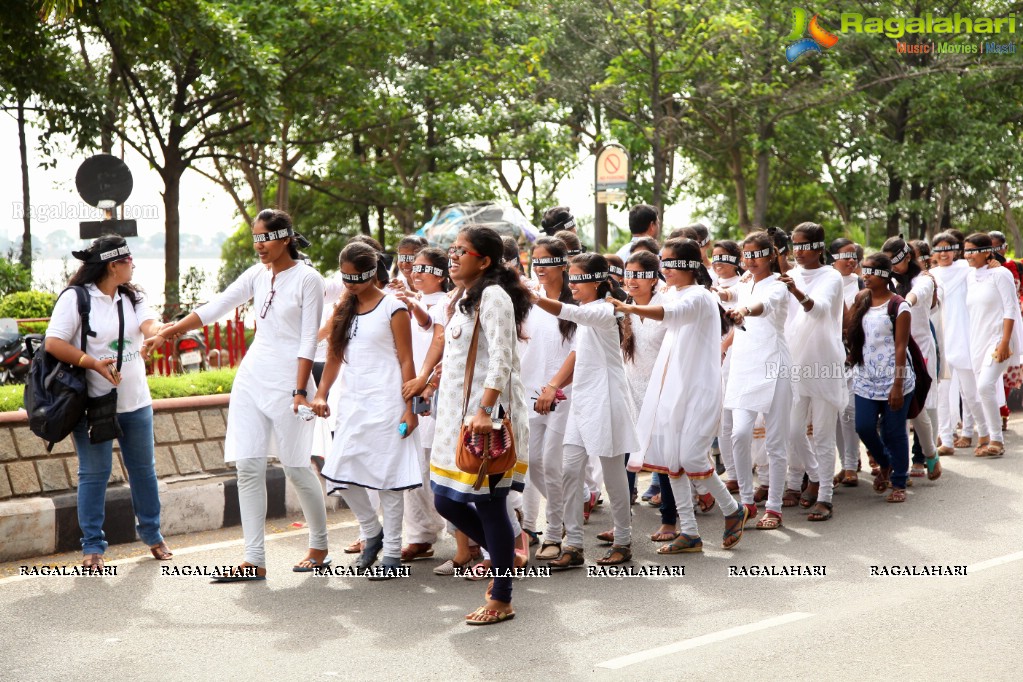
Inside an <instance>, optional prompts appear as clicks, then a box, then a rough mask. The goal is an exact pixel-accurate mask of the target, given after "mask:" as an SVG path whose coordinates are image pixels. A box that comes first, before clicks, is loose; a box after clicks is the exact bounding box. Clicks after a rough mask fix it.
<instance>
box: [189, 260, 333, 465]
mask: <svg viewBox="0 0 1023 682" xmlns="http://www.w3.org/2000/svg"><path fill="white" fill-rule="evenodd" d="M272 274H273V273H272V272H271V270H270V269H269V268H268V267H266V266H265V265H262V264H258V263H257V264H256V265H253V266H252V267H251V268H249V269H248V270H246V271H245V272H243V273H242V274H241V276H240V277H239V278H238V279H236V280H235V281H234V282H233V283H232V284H231V286H229V287H228V288H227V289H225V290H224V292H223V293H221V294H220V295H219V296H217V297H216V298H214V299H213V300H212V301H210V302H209V303H207V304H206V305H204V306H200V307H199V308H197V309H196V310H195V313H196V315H198V316H199V319H200V320H202V323H203V324H212V323H213V322H216V321H217V320H220V319H222V318H224V317H226V316H227V315H228V314H229V313H230V312H231V311H233V310H234V309H235V308H237V307H238V306H240V305H242V304H243V303H246V302H248V301H250V300H251V301H252V302H253V307H254V308H255V309H256V311H257V313H258V312H259V311H261V310H262V309H263V306H264V305H266V301H268V300H270V299H269V297H270V292H271V278H272ZM273 292H274V293H273V299H272V301H271V302H270V305H269V307H267V308H266V315H265V316H264V317H257V319H256V337H255V339H254V340H253V342H252V345H251V346H249V349H248V351H247V352H246V354H245V357H244V358H242V363H241V366H240V367H239V368H238V373H237V374H236V375H235V378H234V386H233V388H232V389H231V404H230V407H231V409H230V412H229V414H228V418H227V436H226V437H225V439H224V459H225V461H228V462H233V461H236V460H239V459H250V458H259V457H267V456H273V455H276V456H277V457H278V459H280V461H281V464H283V465H284V466H291V467H297V466H308V465H309V455H310V452H311V449H312V439H313V428H314V427H313V423H312V422H311V421H302V420H300V419H298V418H297V417H296V416H295V413H294V412H293V411H292V404H293V400H294V399H293V398H292V397H291V392H292V390H294V389H295V388H296V386H295V377H296V376H297V375H298V360H299V358H303V359H307V360H313V359H314V358H315V357H316V334H317V332H318V331H319V326H320V315H321V314H322V311H323V278H322V277H320V274H319V273H318V272H316V270H314V269H312V268H311V267H309V266H307V265H304V264H302V263H298V264H296V265H294V266H293V267H290V268H288V269H287V270H284V271H283V272H280V273H278V274H277V277H276V279H275V280H274V282H273ZM305 389H306V390H307V391H308V392H309V395H312V394H313V393H314V392H315V390H316V386H315V383H314V382H313V378H312V375H311V374H310V377H309V381H308V383H307V384H306V386H305Z"/></svg>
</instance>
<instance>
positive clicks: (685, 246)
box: [662, 238, 732, 336]
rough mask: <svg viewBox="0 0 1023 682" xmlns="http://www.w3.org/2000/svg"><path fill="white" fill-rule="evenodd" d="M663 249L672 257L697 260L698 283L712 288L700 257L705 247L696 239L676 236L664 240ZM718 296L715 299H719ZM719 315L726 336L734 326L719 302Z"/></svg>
mask: <svg viewBox="0 0 1023 682" xmlns="http://www.w3.org/2000/svg"><path fill="white" fill-rule="evenodd" d="M662 248H663V249H665V250H667V251H670V252H671V256H672V258H675V259H678V260H688V261H695V262H697V263H699V266H697V268H696V269H695V270H694V271H693V272H694V273H696V283H697V284H699V285H700V286H701V287H703V288H705V289H710V285H711V283H712V280H711V278H710V273H709V272H707V266H705V265H704V264H703V261H701V260H700V257H701V256H702V255H703V247H702V246H700V242H698V241H696V240H695V239H687V238H676V239H669V240H668V241H666V242H664V246H663V247H662ZM717 298H718V297H717V296H714V299H715V300H717ZM718 317H719V318H720V320H721V335H722V336H724V335H725V334H727V333H728V330H729V329H731V328H732V318H730V317H728V314H727V313H726V312H725V309H724V308H723V307H722V306H721V303H720V302H719V303H718Z"/></svg>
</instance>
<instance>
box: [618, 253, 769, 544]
mask: <svg viewBox="0 0 1023 682" xmlns="http://www.w3.org/2000/svg"><path fill="white" fill-rule="evenodd" d="M700 255H701V248H700V245H699V243H698V242H696V241H694V240H692V239H670V240H668V241H667V242H666V243H665V244H664V247H663V248H662V249H661V266H662V268H663V269H664V277H665V281H666V282H667V283H668V285H669V286H672V287H676V288H677V289H678V293H677V294H676V295H675V296H674V297H673V298H672V299H671V300H669V301H666V302H664V303H663V305H654V304H651V305H645V306H640V305H635V304H623V303H619V302H618V301H615V302H614V303H613V305H614V307H615V308H616V309H617V310H618V311H619V312H621V313H625V314H629V315H637V316H641V317H645V318H649V319H651V320H663V325H664V327H665V328H666V332H667V333H666V335H665V337H664V341H663V343H662V344H661V348H660V351H659V352H658V354H657V358H656V360H655V362H654V364H653V367H652V372H651V380H650V382H649V383H648V385H647V389H646V395H645V396H644V398H643V406H642V408H641V409H640V414H639V419H638V421H637V426H636V430H637V434H638V437H639V448H638V449H637V450H634V451H633V452H632V453H631V454H630V457H629V468H630V469H633V470H635V471H638V470H640V469H641V468H642V469H648V470H650V471H657V472H658V473H660V474H661V475H662V480H664V479H665V478H667V480H668V481H670V485H671V488H672V491H673V492H674V497H675V505H676V508H677V510H678V518H679V523H680V531H681V532H680V533H679V534H678V535H677V537H675V539H674V540H673V541H672V542H671V543H669V544H667V545H662V546H661V547H660V549H658V550H657V551H658V553H659V554H679V553H687V552H700V551H703V540H702V539H701V538H700V533H699V530H698V529H697V526H696V514H695V513H694V511H693V498H692V494H691V492H690V480H691V481H692V483H693V484H694V485H695V487H696V489H697V491H698V492H699V493H700V494H710V495H712V496H713V499H714V500H715V501H716V502H717V503H718V506H719V507H720V508H721V511H722V513H724V515H725V533H724V538H723V542H722V546H723V547H724V548H725V549H731V548H732V547H734V546H735V545H736V544H737V543H738V542H739V540H740V539H741V538H742V532H743V527H744V526H745V523H746V520H747V519H748V518H749V512H748V510H747V509H746V508H745V507H743V506H742V505H740V504H738V503H737V502H736V501H735V499H734V498H733V497H732V496H731V495H730V494H729V493H728V490H726V489H725V484H724V483H723V482H722V481H721V479H720V478H719V477H718V474H717V472H716V471H715V470H714V464H713V461H712V460H711V459H710V446H711V443H712V442H713V441H714V437H715V436H716V435H717V431H718V429H717V426H718V419H719V418H720V415H721V364H720V356H719V348H720V342H721V336H722V333H723V331H724V329H723V328H722V327H723V326H724V327H725V328H727V326H728V325H730V322H726V323H725V324H723V322H725V320H724V319H723V311H722V309H721V306H720V304H719V303H718V300H717V296H715V295H714V294H713V293H711V292H710V290H709V289H708V288H707V287H708V285H709V284H710V275H709V274H708V273H707V270H706V268H705V267H704V265H703V262H702V261H701V260H700ZM694 387H699V390H694Z"/></svg>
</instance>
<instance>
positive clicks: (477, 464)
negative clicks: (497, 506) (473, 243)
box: [455, 310, 518, 490]
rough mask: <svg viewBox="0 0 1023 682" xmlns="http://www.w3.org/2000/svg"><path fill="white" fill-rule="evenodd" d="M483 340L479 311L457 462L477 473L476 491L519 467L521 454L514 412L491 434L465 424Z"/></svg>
mask: <svg viewBox="0 0 1023 682" xmlns="http://www.w3.org/2000/svg"><path fill="white" fill-rule="evenodd" d="M479 340H480V314H479V310H477V311H476V322H475V324H474V325H473V329H472V341H471V342H470V343H469V356H468V358H467V359H466V363H465V383H464V384H463V386H462V426H461V430H460V431H459V434H458V449H457V450H456V451H455V465H456V466H457V467H458V469H459V470H460V471H464V472H465V473H467V474H476V482H475V483H474V484H473V486H472V488H473V490H479V489H480V488H481V487H482V486H483V482H484V481H486V480H487V476H489V475H491V474H503V473H505V472H507V471H510V470H511V469H514V468H515V464H516V462H517V461H518V456H517V455H516V454H515V437H514V435H512V423H511V411H510V408H509V411H508V412H507V413H506V415H505V417H504V419H503V420H502V421H501V428H500V429H495V430H494V431H491V432H490V433H488V434H485V435H481V434H474V433H473V432H472V429H471V428H470V427H469V426H468V425H467V424H466V423H465V418H466V415H467V414H468V411H469V393H470V392H471V390H472V378H473V373H474V371H475V369H476V351H477V349H478V347H479Z"/></svg>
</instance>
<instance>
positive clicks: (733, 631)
mask: <svg viewBox="0 0 1023 682" xmlns="http://www.w3.org/2000/svg"><path fill="white" fill-rule="evenodd" d="M811 616H813V614H812V613H803V612H800V611H794V612H793V613H786V614H785V615H783V616H776V617H774V618H768V619H767V620H762V621H760V622H758V623H750V624H749V625H740V626H739V627H735V628H728V629H727V630H721V631H719V632H711V633H710V634H707V635H700V636H699V637H693V638H692V639H685V640H682V641H681V642H676V643H674V644H668V645H665V646H659V647H656V648H654V649H647V650H646V651H637V652H636V653H634V654H629V655H628V656H621V657H619V658H612V659H611V660H610V661H604V662H603V663H598V664H597V667H598V668H608V669H610V670H620V669H622V668H626V667H628V666H630V665H635V664H637V663H643V662H644V661H649V660H652V659H655V658H660V657H661V656H668V655H670V654H677V653H679V652H680V651H686V650H688V649H695V648H697V647H701V646H705V645H707V644H714V643H716V642H723V641H724V640H726V639H732V638H733V637H740V636H742V635H747V634H749V633H751V632H757V631H759V630H766V629H768V628H773V627H776V626H779V625H786V624H788V623H794V622H795V621H797V620H803V619H804V618H810V617H811Z"/></svg>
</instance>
